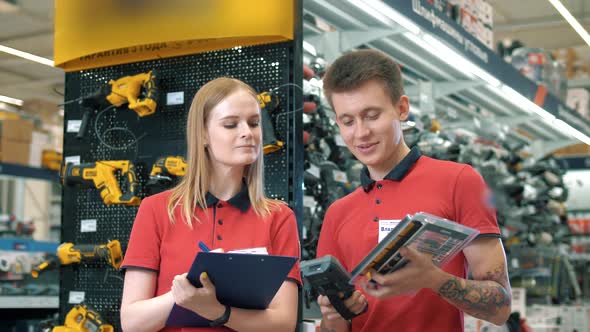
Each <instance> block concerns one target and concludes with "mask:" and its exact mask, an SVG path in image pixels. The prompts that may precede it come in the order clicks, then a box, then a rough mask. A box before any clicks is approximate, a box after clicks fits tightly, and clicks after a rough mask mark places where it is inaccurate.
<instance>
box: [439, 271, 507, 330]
mask: <svg viewBox="0 0 590 332" xmlns="http://www.w3.org/2000/svg"><path fill="white" fill-rule="evenodd" d="M474 277H475V278H477V279H478V280H465V279H461V278H457V277H453V278H451V279H450V280H448V281H447V282H445V283H444V284H443V285H442V286H441V287H440V289H439V290H438V293H439V294H440V295H441V296H443V297H444V298H446V299H447V300H448V301H450V302H451V303H453V304H455V306H457V308H459V309H461V310H463V311H465V312H466V313H468V314H470V315H472V316H474V317H476V318H482V319H489V318H491V317H494V316H495V314H496V313H497V312H498V310H499V309H501V308H504V307H505V306H509V305H510V300H511V294H510V292H509V289H507V288H508V287H507V285H508V281H507V280H506V271H505V268H504V265H501V266H498V267H497V268H495V269H494V270H493V271H488V272H487V273H486V275H485V276H480V277H479V278H478V277H477V276H474Z"/></svg>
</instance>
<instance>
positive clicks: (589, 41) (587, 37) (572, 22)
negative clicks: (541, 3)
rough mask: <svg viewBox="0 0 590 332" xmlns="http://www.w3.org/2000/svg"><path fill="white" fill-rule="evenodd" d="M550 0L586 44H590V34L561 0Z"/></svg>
mask: <svg viewBox="0 0 590 332" xmlns="http://www.w3.org/2000/svg"><path fill="white" fill-rule="evenodd" d="M549 2H550V3H551V4H552V5H553V7H555V9H557V11H558V12H559V13H560V14H561V16H563V18H565V20H566V21H567V22H568V23H569V24H570V25H571V26H572V28H574V30H576V32H577V33H578V34H579V35H580V37H582V39H584V41H585V42H586V44H588V46H590V34H588V31H586V29H584V27H582V25H581V24H580V22H578V20H576V18H575V17H574V16H573V15H572V14H571V13H570V12H569V10H567V8H565V6H564V5H563V4H562V3H561V2H560V1H559V0H549Z"/></svg>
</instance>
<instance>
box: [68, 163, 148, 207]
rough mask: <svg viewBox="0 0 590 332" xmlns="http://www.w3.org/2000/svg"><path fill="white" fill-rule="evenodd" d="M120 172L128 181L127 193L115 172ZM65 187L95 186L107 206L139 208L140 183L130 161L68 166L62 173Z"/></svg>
mask: <svg viewBox="0 0 590 332" xmlns="http://www.w3.org/2000/svg"><path fill="white" fill-rule="evenodd" d="M117 170H119V171H120V172H121V175H122V176H123V177H125V179H126V182H125V183H126V185H127V192H126V193H122V192H121V188H120V187H119V181H118V180H117V177H116V174H115V172H116V171H117ZM62 183H63V184H64V185H77V184H81V185H85V186H94V187H95V188H96V189H98V190H99V192H100V196H101V197H102V200H103V202H104V203H105V204H106V205H110V204H123V205H128V206H137V205H139V204H140V203H141V198H139V197H138V196H137V193H138V188H137V187H138V181H137V176H136V175H135V167H134V165H133V164H132V163H131V162H130V161H129V160H102V161H96V162H94V163H86V164H77V165H74V164H66V165H65V166H64V168H63V171H62Z"/></svg>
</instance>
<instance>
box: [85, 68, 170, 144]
mask: <svg viewBox="0 0 590 332" xmlns="http://www.w3.org/2000/svg"><path fill="white" fill-rule="evenodd" d="M157 80H158V76H157V72H156V70H150V71H149V72H147V73H141V74H137V75H133V76H125V77H121V78H119V79H117V80H111V81H109V86H103V87H101V88H99V89H98V91H96V92H95V93H94V94H92V95H89V96H86V97H85V98H82V100H81V101H80V106H81V108H82V109H84V110H85V111H84V114H83V116H82V122H81V124H80V129H79V130H78V134H77V135H76V138H78V139H81V138H84V136H85V135H86V128H87V127H88V122H89V121H90V117H91V115H92V113H93V112H94V111H95V110H98V111H101V110H103V109H105V108H107V106H108V105H109V103H110V104H111V105H114V106H117V107H119V106H121V105H123V104H125V103H129V109H131V110H133V111H135V113H137V115H139V116H140V117H144V116H146V115H150V114H153V113H155V112H156V107H157V106H158V104H157V100H158V84H157Z"/></svg>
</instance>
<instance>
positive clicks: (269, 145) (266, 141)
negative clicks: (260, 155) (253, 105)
mask: <svg viewBox="0 0 590 332" xmlns="http://www.w3.org/2000/svg"><path fill="white" fill-rule="evenodd" d="M257 97H258V104H259V105H260V117H261V119H262V121H261V122H262V150H263V151H264V154H269V153H273V152H275V151H278V150H280V149H282V148H283V146H284V143H283V142H282V141H279V140H278V139H277V137H276V135H275V128H274V126H273V124H272V120H271V118H270V112H272V111H274V110H276V109H277V107H278V106H279V99H278V97H277V96H276V95H272V94H270V93H268V92H262V93H261V94H259V95H258V96H257Z"/></svg>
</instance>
